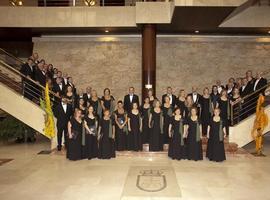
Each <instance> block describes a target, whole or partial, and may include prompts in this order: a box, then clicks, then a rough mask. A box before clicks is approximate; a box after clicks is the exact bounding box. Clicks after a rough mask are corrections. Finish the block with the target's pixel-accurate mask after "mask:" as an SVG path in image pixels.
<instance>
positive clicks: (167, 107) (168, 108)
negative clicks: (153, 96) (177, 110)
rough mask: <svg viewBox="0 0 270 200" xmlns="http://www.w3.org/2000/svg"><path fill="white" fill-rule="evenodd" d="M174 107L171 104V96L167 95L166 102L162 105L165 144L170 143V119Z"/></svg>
mask: <svg viewBox="0 0 270 200" xmlns="http://www.w3.org/2000/svg"><path fill="white" fill-rule="evenodd" d="M173 111H174V108H173V107H172V105H171V104H170V97H169V96H165V99H164V104H163V105H162V113H163V118H164V123H163V136H164V137H163V139H164V144H169V143H170V137H169V132H168V131H169V125H170V120H171V117H172V115H173Z"/></svg>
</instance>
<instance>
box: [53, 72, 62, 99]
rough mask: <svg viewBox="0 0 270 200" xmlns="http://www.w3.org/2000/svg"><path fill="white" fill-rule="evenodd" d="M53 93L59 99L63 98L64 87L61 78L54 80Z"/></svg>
mask: <svg viewBox="0 0 270 200" xmlns="http://www.w3.org/2000/svg"><path fill="white" fill-rule="evenodd" d="M53 91H54V93H56V94H57V95H58V96H59V97H61V96H63V95H64V94H65V86H64V85H63V81H62V78H61V77H57V78H56V83H55V84H54V86H53Z"/></svg>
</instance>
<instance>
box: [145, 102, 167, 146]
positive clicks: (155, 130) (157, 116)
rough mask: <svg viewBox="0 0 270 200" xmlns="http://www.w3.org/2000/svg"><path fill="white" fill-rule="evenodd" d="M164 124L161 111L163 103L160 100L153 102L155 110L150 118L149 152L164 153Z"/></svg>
mask: <svg viewBox="0 0 270 200" xmlns="http://www.w3.org/2000/svg"><path fill="white" fill-rule="evenodd" d="M163 124H164V117H163V113H162V109H161V103H160V101H159V100H157V99H155V100H154V102H153V109H152V110H151V113H150V116H149V128H150V141H149V151H163V144H164V142H163Z"/></svg>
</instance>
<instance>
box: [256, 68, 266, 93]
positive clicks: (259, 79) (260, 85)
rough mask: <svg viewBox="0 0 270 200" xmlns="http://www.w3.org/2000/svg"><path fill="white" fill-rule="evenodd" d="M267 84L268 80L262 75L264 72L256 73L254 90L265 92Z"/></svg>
mask: <svg viewBox="0 0 270 200" xmlns="http://www.w3.org/2000/svg"><path fill="white" fill-rule="evenodd" d="M266 85H267V80H266V79H265V78H263V77H262V72H258V73H257V74H256V80H255V81H254V85H253V91H254V92H255V91H257V90H258V93H264V91H265V89H266V88H263V87H265V86H266Z"/></svg>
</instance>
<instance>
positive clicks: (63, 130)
mask: <svg viewBox="0 0 270 200" xmlns="http://www.w3.org/2000/svg"><path fill="white" fill-rule="evenodd" d="M67 132H68V131H67V124H66V126H61V127H59V126H57V142H58V147H61V146H62V137H63V133H64V143H65V145H66V142H67Z"/></svg>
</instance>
